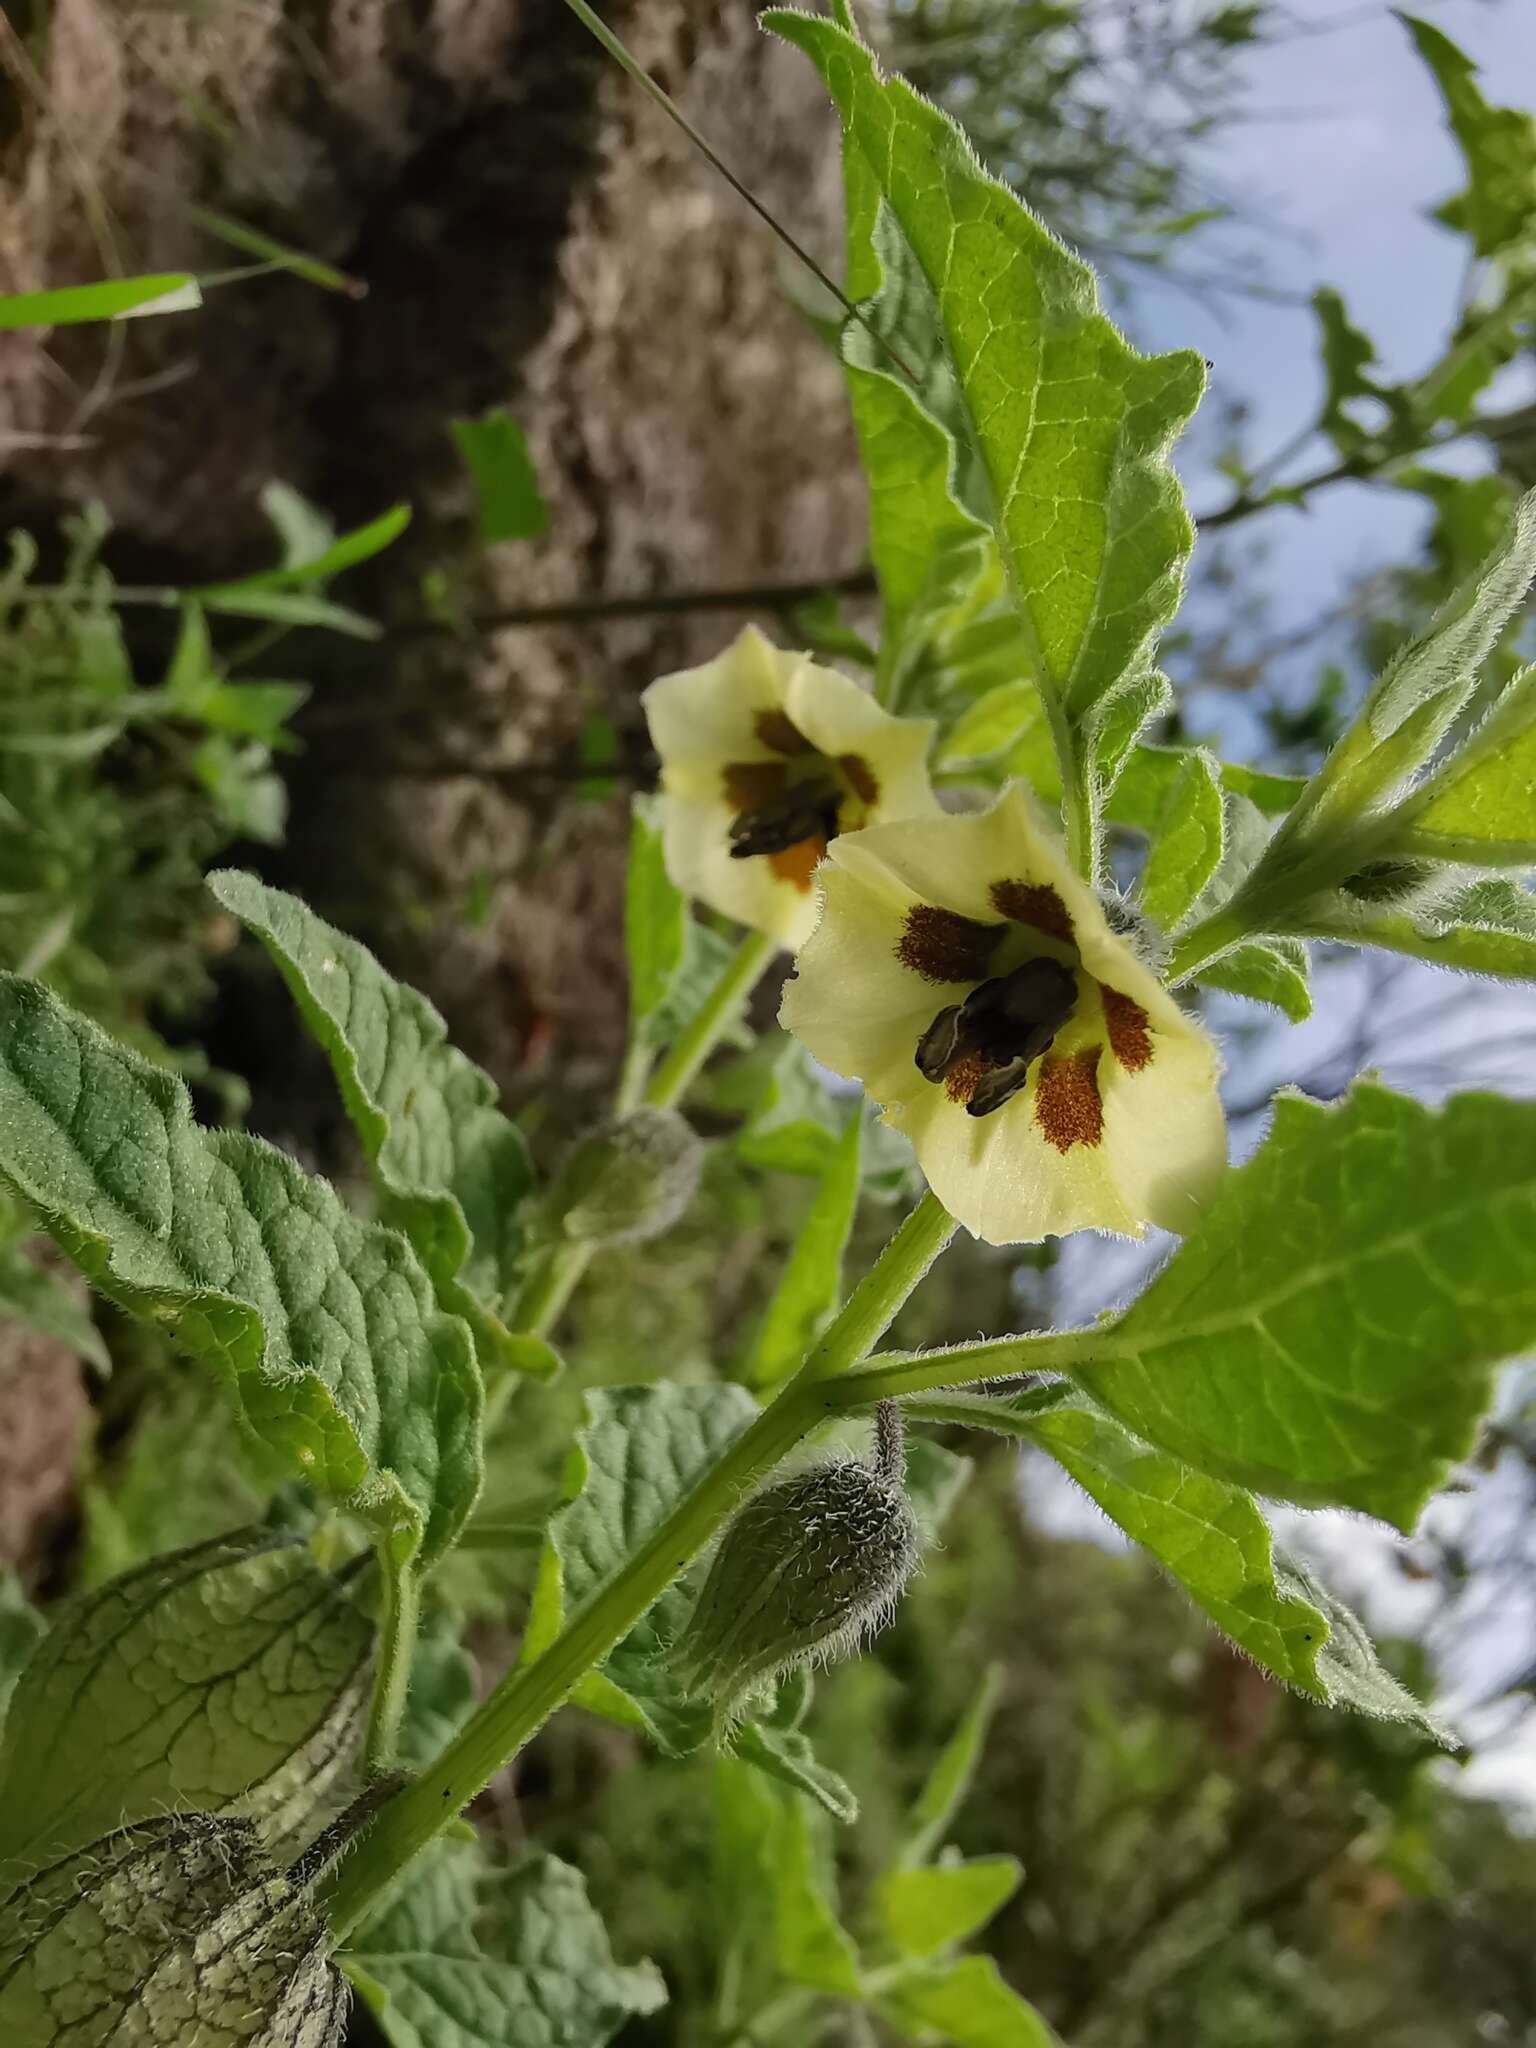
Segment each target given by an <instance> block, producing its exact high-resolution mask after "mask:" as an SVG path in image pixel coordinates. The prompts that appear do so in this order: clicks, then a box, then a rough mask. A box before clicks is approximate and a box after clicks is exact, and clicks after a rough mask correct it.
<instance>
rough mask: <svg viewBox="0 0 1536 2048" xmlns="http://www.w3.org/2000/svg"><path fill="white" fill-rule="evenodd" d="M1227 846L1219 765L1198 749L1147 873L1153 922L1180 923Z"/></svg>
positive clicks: (1175, 790)
mask: <svg viewBox="0 0 1536 2048" xmlns="http://www.w3.org/2000/svg"><path fill="white" fill-rule="evenodd" d="M1225 844H1226V826H1225V821H1224V819H1223V815H1222V790H1221V783H1220V781H1219V780H1218V776H1217V767H1216V763H1215V761H1214V760H1213V759H1212V758H1211V756H1210V755H1209V754H1207V753H1206V752H1205V750H1204V749H1203V748H1197V749H1195V750H1194V751H1193V752H1191V753H1188V754H1186V755H1185V757H1184V759H1183V761H1182V762H1181V764H1180V767H1179V772H1178V776H1177V778H1176V779H1175V781H1174V784H1173V787H1172V788H1171V789H1170V790H1169V792H1168V795H1167V797H1166V798H1165V800H1164V803H1163V808H1162V813H1161V816H1160V817H1159V819H1158V825H1157V831H1156V833H1155V835H1154V837H1153V840H1152V846H1151V849H1150V851H1149V852H1148V854H1147V864H1146V866H1145V867H1144V868H1143V869H1142V874H1141V887H1140V895H1141V907H1142V909H1143V910H1145V911H1146V913H1147V915H1148V917H1151V918H1154V919H1155V920H1156V921H1157V923H1158V924H1160V925H1161V926H1162V927H1163V929H1164V930H1165V931H1172V930H1173V929H1174V928H1175V927H1176V926H1177V925H1178V924H1180V923H1181V922H1182V920H1183V919H1184V918H1185V917H1186V916H1187V915H1188V914H1189V912H1190V910H1191V909H1192V907H1193V906H1194V904H1195V902H1196V900H1197V899H1198V898H1199V896H1200V894H1201V892H1202V890H1203V889H1204V888H1205V886H1206V884H1207V883H1208V882H1209V881H1210V879H1211V877H1212V876H1213V875H1214V874H1215V872H1216V869H1217V867H1218V865H1219V864H1220V861H1221V855H1222V849H1223V847H1224V846H1225Z"/></svg>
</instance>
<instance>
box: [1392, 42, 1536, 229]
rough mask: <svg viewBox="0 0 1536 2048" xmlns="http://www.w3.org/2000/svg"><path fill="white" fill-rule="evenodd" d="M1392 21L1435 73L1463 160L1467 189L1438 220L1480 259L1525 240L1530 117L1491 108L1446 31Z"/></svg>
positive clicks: (1531, 185)
mask: <svg viewBox="0 0 1536 2048" xmlns="http://www.w3.org/2000/svg"><path fill="white" fill-rule="evenodd" d="M1399 19H1400V20H1401V21H1402V23H1403V25H1404V27H1405V28H1406V29H1407V30H1408V33H1409V34H1410V35H1411V36H1412V37H1413V40H1414V43H1415V45H1416V47H1417V49H1418V52H1419V55H1420V56H1421V57H1422V58H1423V59H1424V62H1425V63H1426V64H1427V65H1428V66H1429V68H1430V70H1431V71H1432V72H1433V73H1434V75H1435V80H1436V82H1437V84H1438V85H1439V87H1440V92H1441V96H1442V97H1443V99H1444V101H1445V110H1446V113H1447V115H1448V116H1449V119H1450V124H1451V130H1452V133H1453V134H1454V135H1455V137H1456V140H1457V141H1458V142H1459V143H1460V145H1461V153H1462V156H1463V158H1464V159H1465V162H1466V169H1467V189H1466V191H1465V192H1463V193H1461V194H1460V195H1459V196H1458V197H1457V198H1455V199H1452V200H1448V201H1447V202H1446V204H1445V205H1444V206H1442V207H1441V208H1440V218H1441V219H1442V220H1443V221H1445V222H1446V224H1447V225H1448V226H1450V227H1453V228H1457V229H1459V230H1461V231H1462V232H1463V233H1465V234H1466V235H1468V236H1470V238H1471V241H1472V246H1473V248H1474V249H1475V250H1476V251H1477V253H1478V255H1479V256H1497V255H1499V254H1501V253H1502V252H1504V251H1508V250H1512V249H1516V248H1520V247H1522V246H1524V245H1526V244H1528V243H1529V242H1530V241H1531V239H1532V235H1533V232H1536V231H1533V227H1532V220H1533V215H1536V120H1533V119H1532V117H1531V115H1530V114H1529V113H1528V112H1527V111H1526V110H1525V109H1523V108H1517V107H1491V106H1490V105H1489V104H1488V102H1487V101H1486V100H1485V99H1484V98H1483V96H1482V94H1481V92H1480V91H1479V90H1478V88H1477V85H1476V83H1475V80H1476V77H1477V67H1476V66H1475V65H1474V64H1473V63H1472V62H1471V61H1470V59H1469V58H1467V57H1465V56H1463V54H1462V52H1461V51H1460V50H1458V49H1457V47H1456V45H1455V44H1454V43H1453V42H1452V41H1451V39H1450V37H1449V36H1447V35H1444V34H1442V33H1441V31H1440V30H1439V29H1437V28H1435V27H1434V26H1433V25H1432V24H1431V23H1430V22H1427V21H1420V20H1417V19H1416V18H1415V17H1414V16H1413V15H1411V14H1403V15H1400V16H1399Z"/></svg>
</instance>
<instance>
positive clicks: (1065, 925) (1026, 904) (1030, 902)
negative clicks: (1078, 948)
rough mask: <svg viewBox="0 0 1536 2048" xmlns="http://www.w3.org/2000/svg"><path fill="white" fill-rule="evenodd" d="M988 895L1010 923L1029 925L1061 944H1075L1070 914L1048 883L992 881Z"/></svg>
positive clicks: (995, 907)
mask: <svg viewBox="0 0 1536 2048" xmlns="http://www.w3.org/2000/svg"><path fill="white" fill-rule="evenodd" d="M991 894H992V904H993V907H994V909H996V910H998V911H999V912H1001V914H1002V915H1003V916H1004V917H1006V918H1009V919H1010V920H1011V921H1012V922H1013V923H1014V924H1032V925H1033V926H1034V928H1035V930H1036V931H1037V932H1044V933H1045V935H1046V937H1047V938H1048V939H1060V940H1061V942H1062V943H1063V945H1067V946H1070V945H1072V944H1074V943H1075V940H1074V935H1073V931H1072V914H1071V912H1070V911H1069V910H1068V909H1067V906H1066V904H1065V903H1063V902H1062V900H1061V898H1060V896H1058V895H1057V893H1056V891H1055V890H1054V889H1053V888H1052V887H1051V885H1050V884H1049V882H994V883H993V884H992V891H991Z"/></svg>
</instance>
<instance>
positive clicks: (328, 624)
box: [188, 570, 383, 640]
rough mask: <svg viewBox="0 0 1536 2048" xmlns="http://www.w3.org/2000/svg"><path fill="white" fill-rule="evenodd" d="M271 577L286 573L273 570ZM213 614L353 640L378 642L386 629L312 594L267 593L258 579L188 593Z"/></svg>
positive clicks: (277, 591) (292, 591) (214, 584)
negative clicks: (322, 629)
mask: <svg viewBox="0 0 1536 2048" xmlns="http://www.w3.org/2000/svg"><path fill="white" fill-rule="evenodd" d="M271 573H272V575H274V576H281V575H282V574H283V573H284V572H283V571H281V570H273V571H272V572H271ZM188 594H189V595H190V596H193V597H195V598H196V599H197V601H198V603H199V604H203V605H206V606H207V608H208V610H209V611H211V612H227V613H228V614H229V615H230V617H231V618H236V619H266V620H269V621H270V622H271V623H272V624H273V625H275V626H323V627H325V628H326V629H327V630H328V631H329V632H332V633H344V634H346V635H347V636H348V638H350V639H353V640H377V639H378V637H379V635H380V634H381V633H382V631H383V628H382V626H380V625H379V624H378V623H377V621H376V620H373V619H367V618H364V616H363V614H362V613H361V612H355V611H351V610H349V609H348V607H347V606H346V605H344V604H333V603H332V602H331V600H330V598H328V597H317V596H316V595H315V593H314V592H313V591H309V590H268V589H267V588H265V586H264V584H263V583H262V582H261V581H260V580H259V579H257V578H254V577H253V578H252V579H251V580H250V581H249V582H248V583H204V584H201V585H200V586H199V587H198V589H197V590H195V591H192V592H189V593H188Z"/></svg>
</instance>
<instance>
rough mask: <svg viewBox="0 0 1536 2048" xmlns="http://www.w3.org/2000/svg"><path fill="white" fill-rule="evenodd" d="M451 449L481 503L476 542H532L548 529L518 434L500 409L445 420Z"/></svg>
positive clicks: (512, 421) (520, 433) (530, 464)
mask: <svg viewBox="0 0 1536 2048" xmlns="http://www.w3.org/2000/svg"><path fill="white" fill-rule="evenodd" d="M448 425H449V431H450V432H451V433H452V435H453V441H454V446H455V447H456V448H457V449H458V451H459V453H460V455H461V456H463V458H464V463H465V467H466V468H467V469H468V471H469V473H470V475H471V476H472V477H473V478H474V483H475V490H476V491H477V492H478V494H479V498H480V538H481V539H482V540H483V541H485V542H486V543H487V544H488V545H491V544H494V543H495V542H497V541H503V540H537V539H538V537H539V535H540V534H541V533H543V532H544V531H545V530H546V528H547V527H548V525H549V507H548V506H547V505H546V504H545V502H544V499H543V496H542V495H541V493H540V491H539V479H538V476H537V473H536V472H535V470H534V467H533V458H532V457H531V456H530V455H529V453H528V443H527V441H526V440H525V439H524V438H523V430H522V428H521V427H520V426H519V425H518V424H517V421H516V420H515V419H513V417H512V415H511V413H509V412H505V411H503V410H502V409H501V407H499V406H497V407H494V408H493V409H492V410H491V411H490V412H487V413H482V414H481V416H480V418H479V419H477V420H450V421H449V423H448Z"/></svg>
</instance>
